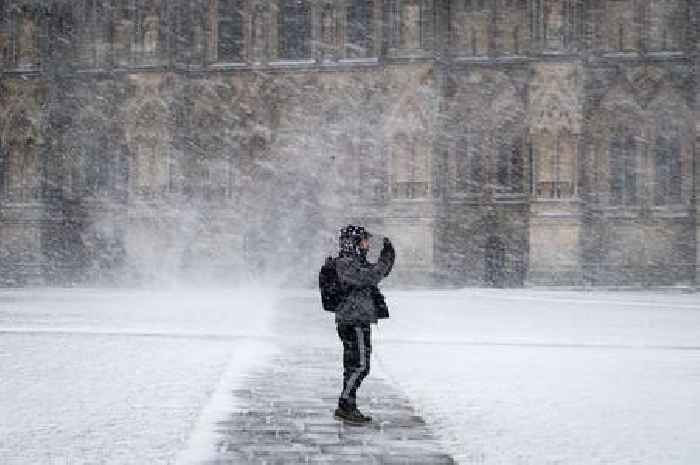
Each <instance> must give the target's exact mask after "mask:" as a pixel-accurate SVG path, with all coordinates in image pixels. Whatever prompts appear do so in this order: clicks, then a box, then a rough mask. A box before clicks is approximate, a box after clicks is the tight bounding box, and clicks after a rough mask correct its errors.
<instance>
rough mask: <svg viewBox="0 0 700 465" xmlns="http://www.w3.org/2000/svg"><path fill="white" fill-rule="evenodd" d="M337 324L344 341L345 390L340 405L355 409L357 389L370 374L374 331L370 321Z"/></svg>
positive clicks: (341, 395)
mask: <svg viewBox="0 0 700 465" xmlns="http://www.w3.org/2000/svg"><path fill="white" fill-rule="evenodd" d="M336 326H337V329H338V336H340V340H341V341H342V342H343V391H342V392H341V393H340V398H339V399H338V406H339V407H341V408H345V409H354V408H356V406H357V402H356V400H355V399H356V397H357V389H358V388H359V387H360V384H362V380H364V379H365V377H366V376H367V375H368V374H369V359H370V355H371V353H372V333H371V330H370V327H369V323H361V324H347V323H337V324H336Z"/></svg>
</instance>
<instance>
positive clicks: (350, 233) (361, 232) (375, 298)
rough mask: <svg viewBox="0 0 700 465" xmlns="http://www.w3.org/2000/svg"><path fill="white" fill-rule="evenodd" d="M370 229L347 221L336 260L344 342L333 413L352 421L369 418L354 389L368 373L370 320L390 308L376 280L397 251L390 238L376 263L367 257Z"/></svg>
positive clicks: (338, 320)
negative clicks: (336, 402) (341, 377)
mask: <svg viewBox="0 0 700 465" xmlns="http://www.w3.org/2000/svg"><path fill="white" fill-rule="evenodd" d="M370 237H371V235H370V234H369V232H368V231H367V230H366V229H365V228H363V227H361V226H353V225H349V226H347V227H345V228H343V229H342V230H341V233H340V255H339V256H338V258H337V259H336V260H335V267H336V272H337V274H338V281H339V283H340V287H341V290H342V293H343V299H342V301H341V302H340V304H339V305H338V308H337V310H336V312H335V322H336V328H337V331H338V336H339V337H340V340H341V341H342V343H343V390H342V392H341V393H340V397H339V398H338V408H337V409H336V411H335V417H336V418H338V419H341V420H344V421H347V422H350V423H353V424H362V423H366V422H369V421H371V417H369V416H366V415H364V414H363V413H362V412H360V410H359V409H358V408H357V402H356V397H357V390H358V388H359V387H360V384H362V381H363V380H364V379H365V377H366V376H367V375H368V374H369V368H370V355H371V353H372V338H371V329H370V325H371V324H376V323H377V321H378V320H379V319H382V318H388V317H389V311H388V308H387V306H386V303H385V300H384V296H383V295H382V293H381V291H380V290H379V288H378V284H379V282H380V281H381V280H382V279H384V278H385V277H386V276H388V275H389V273H390V272H391V269H392V267H393V266H394V260H395V257H396V254H395V252H394V247H393V246H392V245H391V241H389V239H388V238H384V246H383V248H382V251H381V253H380V256H379V260H378V261H377V263H370V262H369V261H367V252H368V251H369V238H370Z"/></svg>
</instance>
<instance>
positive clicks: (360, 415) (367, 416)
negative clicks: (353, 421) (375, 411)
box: [353, 407, 372, 423]
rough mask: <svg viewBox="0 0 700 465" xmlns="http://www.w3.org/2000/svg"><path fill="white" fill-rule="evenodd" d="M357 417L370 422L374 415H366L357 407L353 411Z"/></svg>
mask: <svg viewBox="0 0 700 465" xmlns="http://www.w3.org/2000/svg"><path fill="white" fill-rule="evenodd" d="M353 413H354V414H355V416H356V417H358V418H361V419H362V421H363V422H365V423H369V422H371V421H372V417H371V416H369V415H365V414H364V413H362V412H360V410H359V409H358V408H357V407H355V410H354V412H353Z"/></svg>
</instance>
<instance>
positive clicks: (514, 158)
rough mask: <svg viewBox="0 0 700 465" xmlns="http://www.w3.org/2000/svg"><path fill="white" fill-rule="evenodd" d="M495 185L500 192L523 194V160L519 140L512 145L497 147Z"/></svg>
mask: <svg viewBox="0 0 700 465" xmlns="http://www.w3.org/2000/svg"><path fill="white" fill-rule="evenodd" d="M496 183H497V185H498V189H499V190H500V191H502V192H512V193H520V192H523V158H522V143H521V141H520V140H517V139H516V140H515V141H513V142H512V143H505V144H501V145H500V146H499V147H498V160H497V164H496Z"/></svg>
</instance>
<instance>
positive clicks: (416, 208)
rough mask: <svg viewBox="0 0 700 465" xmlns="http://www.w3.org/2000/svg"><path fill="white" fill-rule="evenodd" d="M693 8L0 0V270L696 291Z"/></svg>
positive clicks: (322, 0) (444, 1)
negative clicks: (321, 271)
mask: <svg viewBox="0 0 700 465" xmlns="http://www.w3.org/2000/svg"><path fill="white" fill-rule="evenodd" d="M699 10H700V6H699V5H698V3H697V2H692V1H689V0H586V1H583V0H265V1H257V0H189V1H184V0H167V1H166V0H0V282H2V283H3V284H4V285H10V286H17V285H44V284H48V285H66V284H77V283H108V282H127V283H128V282H144V281H146V282H148V281H151V280H157V279H163V277H164V276H183V275H187V272H188V270H189V271H192V276H198V277H200V278H202V279H205V280H209V279H219V278H222V279H223V278H226V279H234V280H235V279H238V278H240V277H242V276H244V275H249V274H250V273H263V272H265V271H266V270H268V271H269V270H273V271H274V270H287V271H288V273H287V278H286V280H287V282H291V283H295V284H302V285H306V284H310V283H313V280H314V279H315V271H316V269H317V268H318V264H319V263H320V260H321V259H322V257H323V255H324V254H325V253H329V252H330V251H332V250H333V248H334V243H335V234H336V231H337V228H338V226H339V225H342V224H345V223H347V222H350V221H356V222H362V223H363V224H365V225H367V226H368V227H369V228H370V229H371V230H372V229H373V230H375V231H376V232H378V233H379V234H383V235H388V236H390V237H392V238H394V242H395V243H396V245H397V250H398V254H399V255H398V261H397V265H396V270H395V273H394V274H393V275H392V278H391V279H392V280H393V281H394V282H395V283H397V284H423V285H438V286H439V285H446V286H462V285H493V286H523V285H540V284H547V285H549V284H559V285H567V284H591V285H617V284H620V285H625V284H628V285H673V284H693V283H694V282H695V280H696V276H700V275H699V274H698V273H697V271H696V270H697V267H698V264H699V263H700V250H698V247H697V243H698V240H699V239H700V229H699V228H698V224H697V218H698V211H697V206H696V190H697V189H698V188H699V187H698V181H697V173H696V161H695V160H696V158H697V156H698V152H697V151H698V147H699V144H698V136H699V135H700V113H698V107H697V101H698V98H700V87H699V84H698V79H697V74H698V72H700V69H699V68H698V67H699V66H700V58H699V57H700V42H699V40H698V32H697V31H698V28H699V25H700V20H699V17H700V13H699ZM203 277H204V278H203Z"/></svg>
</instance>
